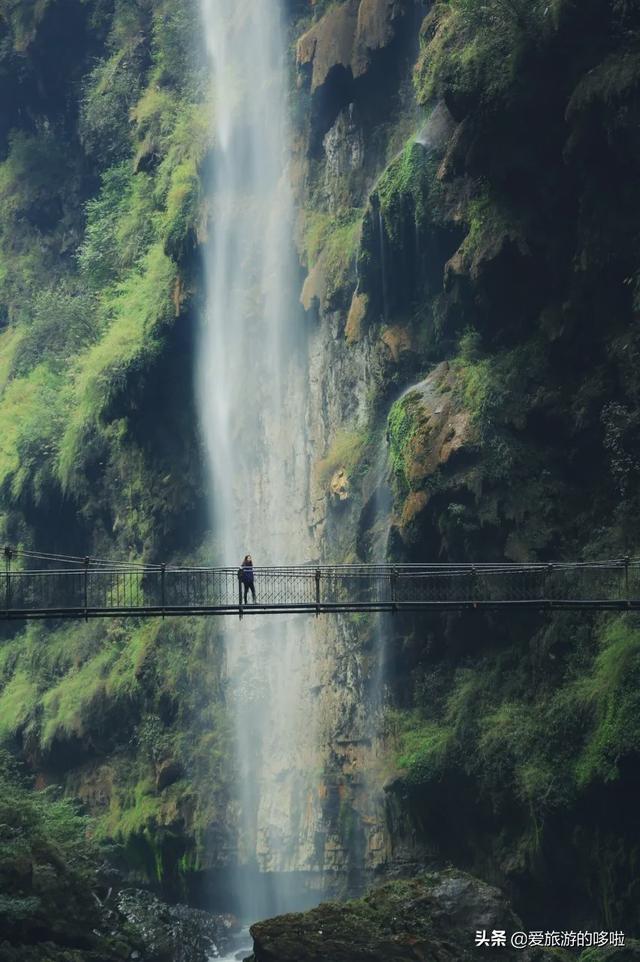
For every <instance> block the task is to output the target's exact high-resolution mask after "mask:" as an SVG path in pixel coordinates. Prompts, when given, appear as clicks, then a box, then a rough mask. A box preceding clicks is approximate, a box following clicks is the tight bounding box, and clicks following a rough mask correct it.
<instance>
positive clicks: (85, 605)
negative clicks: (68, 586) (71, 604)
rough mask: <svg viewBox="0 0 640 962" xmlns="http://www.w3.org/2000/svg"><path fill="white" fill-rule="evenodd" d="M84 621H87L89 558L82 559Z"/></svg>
mask: <svg viewBox="0 0 640 962" xmlns="http://www.w3.org/2000/svg"><path fill="white" fill-rule="evenodd" d="M83 563H84V620H85V621H88V620H89V565H90V564H91V561H90V559H89V558H85V559H84V562H83Z"/></svg>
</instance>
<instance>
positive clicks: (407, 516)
mask: <svg viewBox="0 0 640 962" xmlns="http://www.w3.org/2000/svg"><path fill="white" fill-rule="evenodd" d="M388 436H389V442H390V447H391V460H392V464H393V469H394V476H395V486H396V494H397V498H396V510H397V514H398V519H399V520H398V526H399V529H400V532H401V534H402V535H403V537H410V533H411V526H412V525H413V524H414V523H415V521H416V519H417V517H418V516H419V515H420V514H421V513H422V512H423V511H425V509H426V508H427V506H428V504H429V501H430V498H431V494H432V492H433V490H434V489H437V488H438V487H439V486H441V485H442V484H443V483H446V482H450V480H451V477H452V476H453V475H454V474H455V472H456V467H457V465H458V464H462V465H463V466H464V467H465V468H466V467H467V466H468V464H469V463H470V462H471V461H472V460H473V459H474V458H475V456H476V446H477V437H476V430H475V428H474V425H473V422H472V419H471V415H470V413H469V411H468V410H466V409H465V407H464V404H463V402H462V400H461V397H460V391H459V390H457V378H456V373H455V370H454V369H453V368H452V367H451V365H450V364H448V363H447V362H446V361H443V362H442V363H441V364H439V365H438V366H437V367H436V368H435V369H434V370H433V371H432V372H431V373H430V374H429V375H428V376H427V377H426V378H425V379H424V381H421V382H420V383H419V384H416V385H415V386H414V387H412V388H410V389H409V390H408V391H406V392H405V394H404V395H403V396H402V397H401V398H400V400H399V401H397V402H396V403H395V404H394V406H393V408H392V410H391V414H390V417H389V429H388ZM445 478H446V482H445Z"/></svg>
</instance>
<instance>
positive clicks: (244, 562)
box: [242, 554, 253, 565]
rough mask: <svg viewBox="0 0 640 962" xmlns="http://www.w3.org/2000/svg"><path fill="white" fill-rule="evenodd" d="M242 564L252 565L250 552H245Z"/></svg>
mask: <svg viewBox="0 0 640 962" xmlns="http://www.w3.org/2000/svg"><path fill="white" fill-rule="evenodd" d="M242 564H243V565H252V564H253V561H252V560H251V555H250V554H246V555H245V556H244V561H243V562H242Z"/></svg>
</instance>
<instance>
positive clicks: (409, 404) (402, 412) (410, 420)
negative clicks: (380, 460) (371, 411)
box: [387, 391, 420, 497]
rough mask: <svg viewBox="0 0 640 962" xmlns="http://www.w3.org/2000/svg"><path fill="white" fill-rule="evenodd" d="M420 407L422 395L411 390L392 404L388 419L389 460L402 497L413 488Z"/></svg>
mask: <svg viewBox="0 0 640 962" xmlns="http://www.w3.org/2000/svg"><path fill="white" fill-rule="evenodd" d="M419 409H420V396H419V395H418V394H417V393H416V392H415V391H414V392H409V393H408V394H405V395H404V396H403V397H401V398H400V400H399V401H396V402H395V403H394V404H393V405H392V407H391V410H390V412H389V418H388V421H387V437H388V443H389V461H390V464H391V468H392V472H393V480H394V485H395V488H396V494H397V495H398V496H400V497H401V496H404V495H406V494H407V493H408V492H409V490H410V489H411V483H410V480H409V475H410V463H411V456H412V455H411V442H412V440H413V438H414V437H415V435H416V433H417V431H418V429H419V426H420V423H419V418H418V411H419Z"/></svg>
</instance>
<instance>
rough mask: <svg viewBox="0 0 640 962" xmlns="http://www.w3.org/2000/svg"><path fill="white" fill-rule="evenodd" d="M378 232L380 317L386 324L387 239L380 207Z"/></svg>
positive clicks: (387, 292) (387, 315) (387, 313)
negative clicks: (380, 287)
mask: <svg viewBox="0 0 640 962" xmlns="http://www.w3.org/2000/svg"><path fill="white" fill-rule="evenodd" d="M378 233H379V235H380V270H381V272H382V319H383V320H384V322H385V324H386V323H387V319H388V317H389V285H388V279H387V241H386V237H385V228H384V216H383V214H382V208H380V209H379V210H378Z"/></svg>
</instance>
